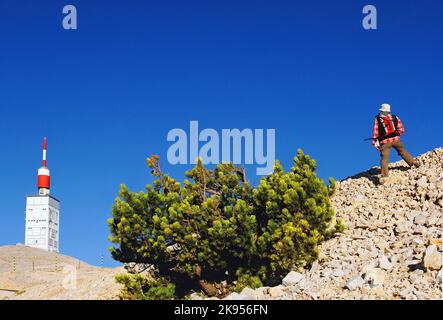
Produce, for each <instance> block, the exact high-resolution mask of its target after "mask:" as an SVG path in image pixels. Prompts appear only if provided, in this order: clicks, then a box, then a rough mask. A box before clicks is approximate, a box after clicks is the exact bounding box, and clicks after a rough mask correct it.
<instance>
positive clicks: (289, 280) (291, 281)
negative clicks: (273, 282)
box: [282, 271, 305, 287]
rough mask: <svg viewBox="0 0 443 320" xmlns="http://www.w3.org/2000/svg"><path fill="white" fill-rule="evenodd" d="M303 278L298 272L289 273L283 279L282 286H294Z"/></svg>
mask: <svg viewBox="0 0 443 320" xmlns="http://www.w3.org/2000/svg"><path fill="white" fill-rule="evenodd" d="M304 277H305V276H304V275H303V274H301V273H299V272H295V271H291V272H290V273H289V274H288V275H287V276H286V277H284V278H283V281H282V284H283V285H284V286H286V287H289V286H295V285H296V284H297V283H299V282H300V281H301V280H302V279H303V278H304Z"/></svg>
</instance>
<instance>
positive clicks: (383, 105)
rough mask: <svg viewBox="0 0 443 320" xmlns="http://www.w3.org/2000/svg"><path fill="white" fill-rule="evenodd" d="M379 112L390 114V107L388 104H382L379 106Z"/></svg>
mask: <svg viewBox="0 0 443 320" xmlns="http://www.w3.org/2000/svg"><path fill="white" fill-rule="evenodd" d="M380 111H383V112H391V105H390V104H388V103H383V104H382V105H381V108H380Z"/></svg>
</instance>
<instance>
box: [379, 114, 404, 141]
mask: <svg viewBox="0 0 443 320" xmlns="http://www.w3.org/2000/svg"><path fill="white" fill-rule="evenodd" d="M376 118H377V121H378V140H379V141H382V140H385V139H389V138H394V137H398V136H399V135H400V134H399V133H398V131H397V130H398V118H397V116H396V115H394V114H389V115H387V116H382V115H377V117H376Z"/></svg>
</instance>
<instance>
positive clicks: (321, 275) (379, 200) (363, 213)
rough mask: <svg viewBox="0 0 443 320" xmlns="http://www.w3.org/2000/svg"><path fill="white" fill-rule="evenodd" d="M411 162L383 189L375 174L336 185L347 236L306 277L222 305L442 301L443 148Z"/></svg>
mask: <svg viewBox="0 0 443 320" xmlns="http://www.w3.org/2000/svg"><path fill="white" fill-rule="evenodd" d="M418 159H419V160H420V163H421V166H420V167H419V168H409V167H408V166H407V164H406V163H405V162H404V161H400V162H396V163H393V164H391V165H390V177H389V179H387V181H386V183H384V184H383V185H381V184H379V172H380V169H379V168H378V167H374V168H372V169H370V170H368V171H366V172H363V173H361V174H358V175H356V176H352V177H349V178H347V179H345V180H343V181H340V182H338V183H337V192H336V194H335V196H334V197H333V199H332V201H333V205H334V208H335V210H336V213H337V218H341V219H342V220H343V221H344V223H345V225H346V226H347V229H346V230H345V231H344V232H343V233H342V234H339V235H337V236H336V237H334V238H333V239H330V240H328V241H326V242H324V243H322V245H321V246H320V257H319V260H318V261H317V262H315V263H314V265H313V266H312V267H311V268H310V270H304V271H300V270H297V272H296V271H293V272H291V273H290V274H288V276H287V277H286V278H285V279H283V282H282V284H281V285H279V286H277V287H272V288H258V289H255V290H252V289H250V288H246V289H244V290H243V291H242V292H241V293H240V294H238V293H233V294H231V295H229V296H228V297H226V298H225V299H414V300H415V299H442V270H441V269H442V250H443V238H442V229H443V228H442V227H443V148H438V149H435V150H433V151H430V152H428V153H426V154H423V155H421V156H420V157H418ZM193 298H194V299H199V298H200V297H199V296H197V295H196V294H194V295H193Z"/></svg>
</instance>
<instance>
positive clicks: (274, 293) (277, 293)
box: [268, 286, 285, 298]
mask: <svg viewBox="0 0 443 320" xmlns="http://www.w3.org/2000/svg"><path fill="white" fill-rule="evenodd" d="M268 294H269V295H270V296H271V297H272V298H280V297H282V296H284V295H285V292H284V291H283V290H282V288H281V287H280V286H277V287H271V288H269V289H268Z"/></svg>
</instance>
